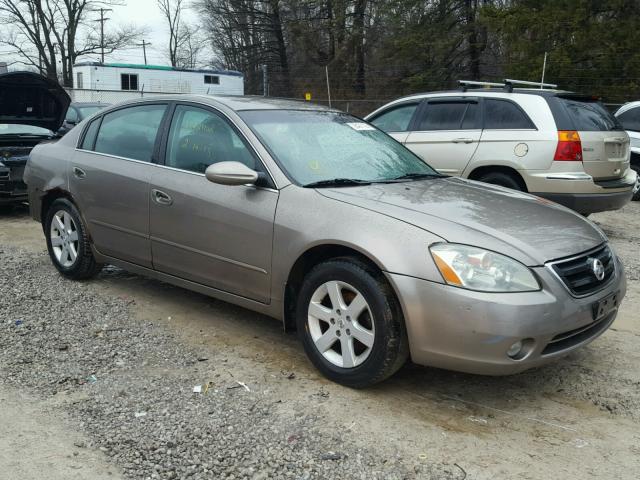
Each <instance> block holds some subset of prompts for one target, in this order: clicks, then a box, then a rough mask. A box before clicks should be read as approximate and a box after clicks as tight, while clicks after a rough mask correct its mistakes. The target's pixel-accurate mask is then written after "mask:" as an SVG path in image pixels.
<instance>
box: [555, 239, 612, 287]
mask: <svg viewBox="0 0 640 480" xmlns="http://www.w3.org/2000/svg"><path fill="white" fill-rule="evenodd" d="M596 260H599V261H600V262H601V263H602V267H603V269H604V277H603V278H602V279H598V278H597V276H596V273H595V272H594V268H593V265H594V261H596ZM550 265H551V268H552V269H553V271H554V272H555V273H556V275H557V276H558V277H559V278H560V280H561V281H562V282H563V283H564V284H565V285H566V286H567V288H568V289H569V291H570V292H571V293H572V294H574V295H576V296H579V297H582V296H585V295H589V294H591V293H594V292H597V291H598V290H600V289H601V288H602V287H604V286H605V285H606V284H607V283H608V282H609V280H611V278H612V277H613V274H614V271H615V260H614V258H613V253H612V252H611V249H610V248H609V246H608V245H603V246H602V247H599V248H597V249H596V250H592V251H590V252H587V253H585V254H583V255H580V256H578V257H572V258H569V259H567V260H559V261H557V262H552V263H551V264H550Z"/></svg>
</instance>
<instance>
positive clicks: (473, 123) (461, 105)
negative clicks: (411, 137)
mask: <svg viewBox="0 0 640 480" xmlns="http://www.w3.org/2000/svg"><path fill="white" fill-rule="evenodd" d="M477 115H478V104H477V103H476V102H464V101H449V102H448V101H440V100H438V101H430V102H429V103H427V105H426V106H425V108H424V109H423V110H422V113H421V117H420V119H419V120H418V125H417V126H416V130H418V131H423V132H424V131H430V130H468V129H473V128H477Z"/></svg>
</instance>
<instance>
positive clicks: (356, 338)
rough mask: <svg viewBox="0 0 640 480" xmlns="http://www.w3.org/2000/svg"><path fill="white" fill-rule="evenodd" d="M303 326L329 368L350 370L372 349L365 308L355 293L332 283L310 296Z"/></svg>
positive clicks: (372, 330)
mask: <svg viewBox="0 0 640 480" xmlns="http://www.w3.org/2000/svg"><path fill="white" fill-rule="evenodd" d="M307 323H308V326H309V333H310V334H311V339H312V340H313V343H314V345H315V347H316V348H317V349H318V351H319V352H320V353H321V354H322V356H323V357H324V358H325V359H326V360H328V361H329V362H330V363H331V364H333V365H335V366H337V367H341V368H353V367H357V366H358V365H360V364H362V363H363V362H364V361H365V360H366V359H367V357H368V356H369V354H370V353H371V350H372V348H373V343H374V340H375V325H374V323H373V316H372V314H371V309H370V308H369V304H368V303H367V300H366V299H365V297H364V295H362V294H361V293H360V292H358V290H356V289H355V288H354V287H353V286H351V285H349V284H348V283H345V282H340V281H336V280H332V281H329V282H326V283H324V284H322V285H320V286H319V287H318V288H317V289H316V291H315V292H314V293H313V295H312V296H311V300H310V302H309V309H308V319H307Z"/></svg>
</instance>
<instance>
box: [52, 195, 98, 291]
mask: <svg viewBox="0 0 640 480" xmlns="http://www.w3.org/2000/svg"><path fill="white" fill-rule="evenodd" d="M44 233H45V237H46V239H47V250H48V251H49V257H50V258H51V261H52V263H53V265H54V266H55V267H56V268H57V269H58V271H59V272H60V273H61V274H62V275H64V276H65V277H67V278H70V279H73V280H84V279H87V278H91V277H94V276H95V275H97V274H98V272H100V270H101V269H102V265H101V264H99V263H98V262H96V260H95V258H94V256H93V253H92V252H91V243H90V241H89V236H88V235H87V229H86V227H85V225H84V223H83V221H82V216H81V215H80V212H79V211H78V209H77V208H76V206H75V205H74V204H73V203H72V202H70V201H69V200H67V199H66V198H59V199H57V200H55V201H54V202H53V203H52V204H51V206H50V207H49V209H48V210H47V215H46V218H45V224H44Z"/></svg>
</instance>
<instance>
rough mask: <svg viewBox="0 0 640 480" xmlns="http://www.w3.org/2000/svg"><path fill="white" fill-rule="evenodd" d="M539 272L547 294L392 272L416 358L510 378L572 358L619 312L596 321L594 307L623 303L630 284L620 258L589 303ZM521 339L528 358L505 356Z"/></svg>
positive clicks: (543, 269) (423, 362)
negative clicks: (613, 300) (611, 300)
mask: <svg viewBox="0 0 640 480" xmlns="http://www.w3.org/2000/svg"><path fill="white" fill-rule="evenodd" d="M533 270H534V271H535V272H536V274H537V276H538V278H539V280H540V282H541V284H542V286H543V287H542V290H540V291H537V292H525V293H484V292H473V291H470V290H465V289H462V288H456V287H451V286H449V285H443V284H440V283H435V282H430V281H427V280H421V279H417V278H414V277H407V276H404V275H399V274H393V273H387V274H386V275H387V278H388V279H389V281H390V282H391V284H392V285H393V286H394V288H395V290H396V292H398V296H399V298H400V303H401V304H402V308H403V312H404V316H405V321H406V325H407V333H408V336H409V346H410V351H411V358H412V360H413V361H414V362H415V363H418V364H421V365H428V366H433V367H439V368H445V369H449V370H457V371H462V372H468V373H477V374H482V375H508V374H513V373H518V372H521V371H523V370H527V369H529V368H532V367H536V366H539V365H543V364H545V363H548V362H550V361H552V360H554V359H556V358H558V357H561V356H563V355H566V354H567V353H569V352H571V351H572V350H574V349H576V348H579V347H580V346H582V345H585V344H587V343H589V342H590V341H592V340H593V339H595V338H596V337H598V336H599V335H600V334H602V333H603V332H604V331H606V330H607V328H608V327H609V326H610V325H611V323H613V321H614V319H615V317H616V314H617V310H613V311H612V312H611V313H610V314H609V315H607V316H606V317H605V318H603V319H600V320H598V321H594V319H593V305H594V303H595V302H597V301H598V300H600V299H602V298H604V297H606V296H607V295H610V294H612V293H615V292H619V294H618V296H617V298H618V301H620V300H622V298H623V297H624V295H625V293H626V280H625V277H624V269H623V266H622V264H621V263H620V261H619V260H618V259H617V258H616V273H615V276H614V277H613V278H612V279H611V281H610V282H609V283H608V284H607V286H606V287H605V288H603V289H602V290H600V291H599V292H597V293H595V294H593V295H589V296H588V297H583V298H575V297H573V296H571V294H570V293H569V291H568V290H567V289H566V287H565V286H564V285H563V284H562V283H561V281H560V280H558V279H557V278H556V277H555V276H554V275H553V274H552V273H551V272H550V270H549V269H548V268H546V267H537V268H534V269H533ZM563 334H564V336H563ZM559 338H562V340H561V341H558V339H559ZM523 339H531V340H532V342H531V343H530V345H529V348H528V350H527V354H526V356H524V357H523V358H520V359H518V360H514V359H511V358H510V357H509V356H507V353H506V352H507V350H508V349H509V348H510V347H511V345H513V344H514V343H515V342H517V341H519V340H523ZM552 341H553V342H552Z"/></svg>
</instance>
